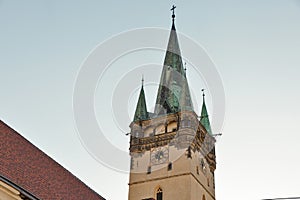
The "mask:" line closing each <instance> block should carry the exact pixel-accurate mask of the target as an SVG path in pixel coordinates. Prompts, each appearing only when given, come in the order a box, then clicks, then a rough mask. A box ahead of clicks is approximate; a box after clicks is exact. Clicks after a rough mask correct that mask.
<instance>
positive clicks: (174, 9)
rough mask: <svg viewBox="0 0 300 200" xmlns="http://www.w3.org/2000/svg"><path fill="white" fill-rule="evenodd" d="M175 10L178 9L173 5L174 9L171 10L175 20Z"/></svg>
mask: <svg viewBox="0 0 300 200" xmlns="http://www.w3.org/2000/svg"><path fill="white" fill-rule="evenodd" d="M175 8H176V6H175V5H173V6H172V8H171V10H172V11H173V15H172V17H173V16H174V17H173V18H175Z"/></svg>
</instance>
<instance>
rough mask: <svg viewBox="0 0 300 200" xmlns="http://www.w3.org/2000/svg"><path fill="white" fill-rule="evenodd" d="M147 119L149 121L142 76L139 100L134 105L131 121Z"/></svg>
mask: <svg viewBox="0 0 300 200" xmlns="http://www.w3.org/2000/svg"><path fill="white" fill-rule="evenodd" d="M147 119H149V114H148V111H147V105H146V98H145V92H144V76H142V87H141V91H140V96H139V100H138V102H137V105H136V109H135V114H134V119H133V121H141V120H147Z"/></svg>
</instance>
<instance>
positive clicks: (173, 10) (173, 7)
mask: <svg viewBox="0 0 300 200" xmlns="http://www.w3.org/2000/svg"><path fill="white" fill-rule="evenodd" d="M175 8H176V6H175V5H173V6H172V8H171V11H172V29H173V30H175V23H174V21H175Z"/></svg>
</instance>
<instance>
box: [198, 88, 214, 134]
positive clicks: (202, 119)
mask: <svg viewBox="0 0 300 200" xmlns="http://www.w3.org/2000/svg"><path fill="white" fill-rule="evenodd" d="M201 91H202V96H203V104H202V110H201V116H200V123H201V124H202V125H203V126H204V128H205V129H206V131H207V132H208V134H210V135H212V131H211V127H210V122H209V118H208V112H207V108H206V105H205V93H204V89H202V90H201Z"/></svg>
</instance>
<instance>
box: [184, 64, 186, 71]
mask: <svg viewBox="0 0 300 200" xmlns="http://www.w3.org/2000/svg"><path fill="white" fill-rule="evenodd" d="M184 71H186V62H184Z"/></svg>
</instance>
